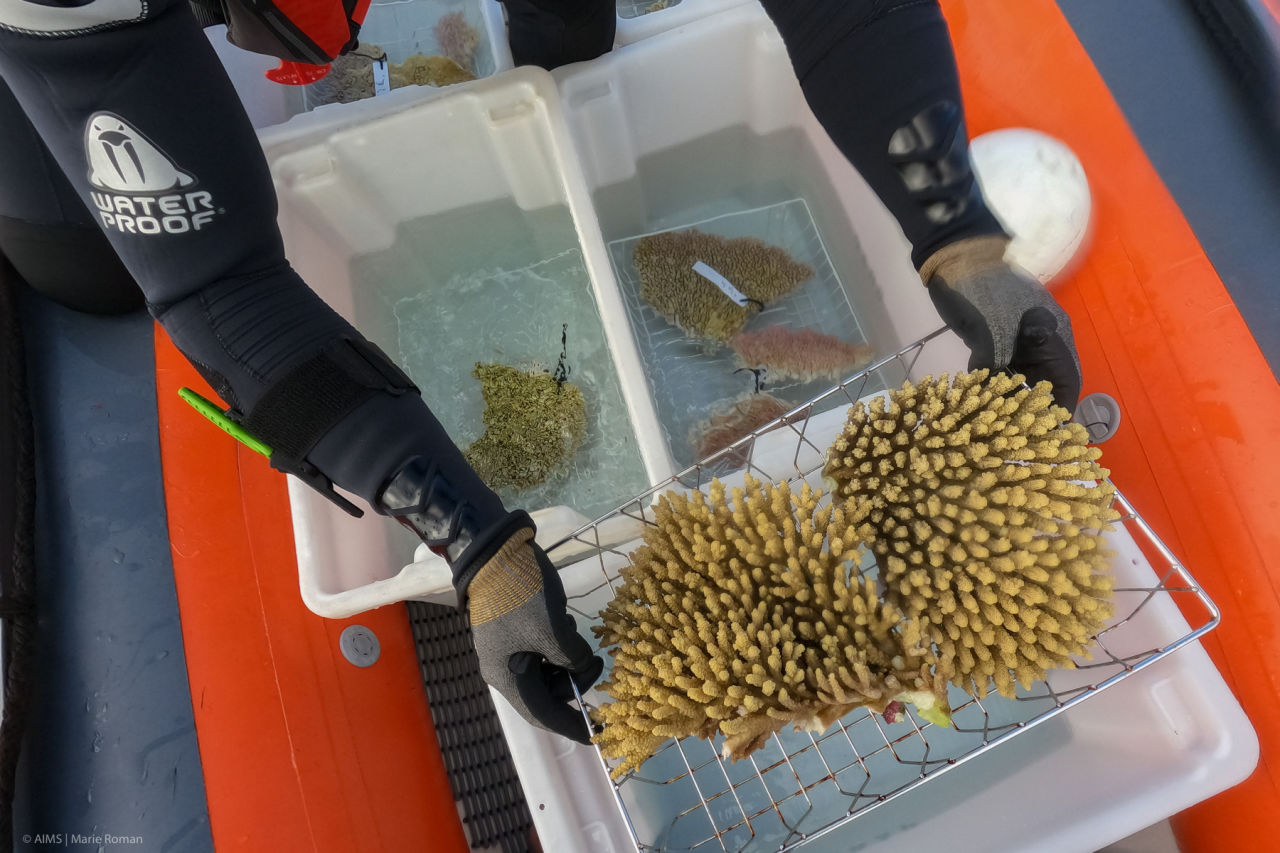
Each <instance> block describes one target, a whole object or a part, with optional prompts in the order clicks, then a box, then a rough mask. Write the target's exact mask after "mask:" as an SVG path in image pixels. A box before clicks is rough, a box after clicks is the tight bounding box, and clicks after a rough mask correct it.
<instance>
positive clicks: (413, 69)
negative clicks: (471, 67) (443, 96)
mask: <svg viewBox="0 0 1280 853" xmlns="http://www.w3.org/2000/svg"><path fill="white" fill-rule="evenodd" d="M389 76H390V78H391V88H392V89H399V88H400V87H401V86H452V85H453V84H454V83H467V82H470V81H471V80H474V79H476V75H474V74H472V73H471V72H470V71H468V70H467V69H465V68H463V67H462V66H460V65H459V64H458V63H457V62H454V61H453V60H452V59H449V58H448V57H445V56H423V55H422V54H421V53H415V54H414V55H413V56H411V57H409V58H408V59H406V60H405V61H404V62H402V63H400V64H399V65H392V66H391V69H390V72H389Z"/></svg>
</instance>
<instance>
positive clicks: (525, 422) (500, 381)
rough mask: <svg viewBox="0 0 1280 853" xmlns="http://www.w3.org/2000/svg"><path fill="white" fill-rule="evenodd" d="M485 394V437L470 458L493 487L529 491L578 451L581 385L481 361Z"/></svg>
mask: <svg viewBox="0 0 1280 853" xmlns="http://www.w3.org/2000/svg"><path fill="white" fill-rule="evenodd" d="M474 373H475V377H476V378H477V379H479V380H480V387H481V390H482V392H483V394H484V403H485V410H484V425H485V432H484V435H482V436H481V437H480V439H479V440H478V441H476V442H475V444H472V445H471V447H469V448H468V449H467V451H466V457H467V461H468V462H470V463H471V465H472V467H474V468H475V469H476V473H478V474H479V475H480V478H481V479H482V480H484V481H485V483H486V484H488V486H489V487H490V488H493V489H503V488H508V487H514V488H516V489H528V488H532V487H533V486H536V485H539V484H540V483H543V482H545V481H547V480H548V479H550V478H551V477H552V476H553V475H555V474H556V473H557V472H559V471H560V470H562V469H563V467H564V465H565V463H566V462H568V460H569V459H570V458H571V457H572V456H573V454H575V453H577V452H578V448H580V447H581V446H582V442H583V440H584V439H585V437H586V434H587V407H586V401H585V400H584V399H583V396H582V391H581V390H580V389H579V388H578V386H576V385H574V384H572V383H570V382H565V381H561V380H558V379H557V377H555V376H553V375H552V374H550V373H547V372H545V371H524V370H520V369H518V368H515V367H508V366H507V365H505V364H477V365H476V369H475V371H474Z"/></svg>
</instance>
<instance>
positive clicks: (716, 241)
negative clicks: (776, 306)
mask: <svg viewBox="0 0 1280 853" xmlns="http://www.w3.org/2000/svg"><path fill="white" fill-rule="evenodd" d="M633 259H634V261H635V266H636V271H637V272H639V274H640V295H641V296H642V297H643V298H644V299H645V301H647V302H648V303H649V304H650V305H652V306H653V307H654V308H655V309H657V311H658V313H659V314H661V315H662V316H663V317H665V318H666V319H667V320H668V321H670V322H671V323H674V324H675V325H677V326H679V327H680V328H682V329H684V330H685V332H686V333H688V334H689V335H692V336H694V337H700V338H710V339H712V340H717V341H727V340H729V339H730V338H732V337H733V336H734V335H736V334H737V333H738V332H740V331H742V327H743V326H744V325H746V322H747V320H748V318H750V317H751V316H752V315H753V314H755V313H756V312H757V311H758V310H760V307H761V306H763V305H768V304H769V303H770V302H773V301H775V300H777V299H779V298H781V297H783V296H785V295H786V294H788V293H790V292H791V291H793V290H795V289H796V288H797V287H799V286H800V285H802V284H804V283H805V282H806V281H808V280H809V279H810V278H812V277H813V270H812V269H811V268H810V267H809V266H807V265H805V264H802V263H800V262H798V261H796V260H793V259H792V258H791V256H790V255H788V254H787V253H786V252H784V251H783V250H781V249H778V248H775V247H773V246H768V245H765V244H764V243H763V242H761V241H760V240H756V239H752V238H749V237H741V238H738V239H733V240H730V239H726V238H724V237H717V236H715V235H713V234H704V233H702V232H701V231H699V230H697V229H696V228H694V229H690V230H688V231H666V232H663V233H661V234H653V235H650V236H648V237H642V238H640V239H639V240H638V241H636V247H635V252H634V255H633ZM699 261H701V262H703V263H705V264H706V265H707V266H709V267H711V268H712V269H714V270H715V271H716V272H718V273H720V274H721V275H722V276H724V277H725V278H726V279H728V280H729V282H731V283H732V284H733V286H734V287H736V288H737V289H738V291H739V292H740V293H741V294H742V295H743V296H745V297H747V298H748V299H750V300H754V304H753V303H751V302H748V303H747V305H746V306H742V305H738V304H737V303H736V302H734V301H733V300H732V299H730V298H729V297H728V296H727V295H726V294H725V292H724V291H723V290H721V289H720V288H719V287H718V286H716V285H715V284H713V283H712V282H710V281H708V280H707V279H706V278H704V277H703V276H701V275H699V274H698V273H697V272H695V271H694V265H695V264H697V263H698V262H699Z"/></svg>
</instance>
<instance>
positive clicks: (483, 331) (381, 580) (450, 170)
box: [263, 69, 663, 618]
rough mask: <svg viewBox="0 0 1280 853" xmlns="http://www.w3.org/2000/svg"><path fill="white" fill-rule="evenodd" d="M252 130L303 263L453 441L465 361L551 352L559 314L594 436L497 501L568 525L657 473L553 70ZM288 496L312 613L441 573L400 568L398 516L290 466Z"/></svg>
mask: <svg viewBox="0 0 1280 853" xmlns="http://www.w3.org/2000/svg"><path fill="white" fill-rule="evenodd" d="M263 144H264V148H265V150H266V153H267V158H268V161H269V162H270V164H271V168H272V172H273V175H274V178H275V181H276V191H277V194H278V196H279V199H280V218H279V219H280V227H281V231H282V233H283V235H284V239H285V245H286V248H287V251H288V254H289V257H290V258H291V259H292V260H293V262H294V264H295V266H296V267H297V269H298V272H299V273H300V274H301V275H302V277H303V278H304V279H305V280H306V281H307V282H308V283H309V284H310V285H311V286H312V288H313V289H315V290H316V292H317V293H318V294H319V295H320V296H321V297H322V298H323V299H325V300H326V301H327V302H328V303H329V304H330V305H332V306H333V307H334V308H335V309H336V310H338V311H339V312H340V313H342V314H343V315H344V316H346V317H347V318H348V319H350V320H351V321H352V322H353V323H354V324H355V325H356V326H357V327H358V328H360V329H361V331H363V332H364V333H365V334H367V335H368V336H369V337H370V338H371V339H372V340H374V341H375V342H376V343H378V344H379V345H380V346H382V347H383V348H384V349H385V350H387V352H388V353H390V354H391V355H392V357H393V358H396V359H397V360H399V361H400V363H401V364H402V365H403V366H405V368H406V369H407V370H409V372H410V374H411V375H413V376H414V378H415V381H417V383H418V384H419V385H420V386H421V387H422V388H423V391H424V396H425V397H426V398H427V400H428V402H429V403H430V404H431V405H432V407H433V409H434V410H435V412H436V414H437V417H439V418H440V420H441V421H442V423H444V424H445V426H446V428H447V429H449V430H450V433H451V435H453V436H454V437H455V440H457V441H458V442H459V444H461V445H463V446H465V445H466V444H467V443H469V442H470V441H471V440H474V439H475V438H478V437H479V433H480V432H481V431H482V430H483V425H482V423H481V420H480V415H481V413H482V410H483V407H482V404H481V402H480V394H479V384H478V382H476V381H475V380H474V379H473V378H472V377H471V375H470V371H471V367H472V365H473V364H475V363H476V362H479V361H500V362H503V363H516V364H524V363H526V360H528V359H532V358H535V357H539V358H543V359H546V360H547V361H546V363H547V364H554V363H555V360H556V358H557V355H558V353H559V351H560V331H561V321H562V320H565V321H567V322H569V323H570V329H569V356H570V364H571V366H572V367H573V369H574V372H573V374H572V376H571V381H574V382H576V383H578V384H579V385H580V387H582V388H583V391H584V394H586V395H587V396H588V400H589V401H590V402H589V405H590V406H591V408H590V409H589V418H590V422H589V428H588V439H587V443H586V444H585V445H584V447H583V449H582V450H581V451H579V453H578V454H577V455H576V456H575V457H574V463H573V470H572V472H571V473H570V475H569V477H570V479H569V480H567V481H556V482H555V483H554V484H553V485H552V486H550V487H548V489H547V490H543V491H539V492H537V493H532V492H531V493H528V494H522V495H520V496H518V499H516V500H512V499H509V500H508V502H509V504H511V505H519V506H523V507H525V508H527V509H529V510H531V511H539V510H541V511H542V512H540V513H539V517H540V518H541V519H543V520H544V521H545V525H546V528H547V530H548V531H550V532H554V531H555V530H557V529H560V530H562V531H563V530H565V529H566V528H567V529H572V528H574V527H577V526H579V525H580V524H582V523H583V522H584V521H585V520H586V518H585V516H586V515H588V514H592V515H599V514H602V513H603V512H605V511H607V510H608V509H609V508H611V507H613V506H615V505H616V504H617V503H618V502H619V501H621V500H623V499H624V498H625V497H626V496H628V495H630V494H634V493H636V492H637V491H640V490H642V489H643V488H645V487H646V485H647V484H648V483H651V482H653V481H654V479H655V478H658V477H660V476H661V475H662V473H663V472H662V464H663V457H662V455H661V452H660V451H659V450H658V449H656V448H655V447H653V446H651V445H652V442H649V443H648V444H646V439H645V437H646V436H653V435H656V434H657V428H656V421H655V418H654V415H653V414H652V410H651V407H650V406H649V405H648V402H647V398H646V397H645V395H644V394H643V379H642V378H641V375H640V372H639V366H638V365H637V364H636V363H635V362H634V358H632V357H631V356H630V355H629V354H628V350H627V346H626V338H625V334H624V335H623V336H622V337H621V338H618V339H617V340H615V337H617V335H616V332H617V329H616V328H615V326H616V323H615V322H614V321H613V320H611V319H610V318H614V317H617V316H618V315H619V313H620V307H619V306H618V305H617V304H616V303H617V291H616V287H615V286H614V285H613V284H612V281H611V278H610V273H609V265H608V261H607V260H606V259H605V257H604V249H603V245H602V243H601V241H600V239H599V236H598V232H597V231H596V230H595V228H594V220H593V218H592V217H591V214H590V211H589V203H588V199H587V197H586V193H585V191H584V190H583V188H582V182H581V176H580V175H579V174H578V173H577V171H576V169H575V167H574V166H573V162H572V159H571V158H566V154H567V153H568V152H570V151H571V146H570V145H569V143H568V138H567V130H566V128H565V126H564V124H563V120H562V118H561V116H560V112H559V106H558V101H557V97H556V91H555V87H554V83H553V81H552V79H551V78H550V76H549V75H547V74H546V72H543V71H541V70H539V69H520V70H518V71H515V72H512V73H511V74H507V75H503V76H501V77H498V78H491V79H488V80H481V81H477V82H475V83H471V84H466V85H464V86H459V87H452V88H451V89H450V90H435V91H433V90H428V89H404V90H398V91H396V92H393V93H392V94H391V95H388V96H385V97H381V98H375V99H372V100H368V101H362V102H360V103H357V104H349V105H345V106H344V108H343V109H341V110H331V111H330V110H322V111H318V112H316V113H313V114H311V115H307V116H300V117H298V118H297V119H295V120H294V121H292V122H290V123H289V124H288V125H285V126H284V127H281V128H279V129H277V130H276V131H274V132H272V133H270V134H267V135H266V136H264V138H263ZM547 265H550V266H547ZM622 331H623V332H625V330H622ZM574 478H577V479H574ZM597 481H600V482H597ZM290 495H291V503H292V511H293V518H294V528H295V539H296V542H297V549H298V563H299V576H300V586H301V589H302V596H303V599H304V601H305V602H306V604H307V606H308V607H309V608H311V609H312V610H313V611H315V612H316V613H319V614H320V615H323V616H329V617H335V618H336V617H343V616H348V615H351V614H354V613H358V612H361V611H364V610H369V609H372V608H375V607H380V606H382V605H384V604H389V603H392V602H395V601H401V600H405V599H414V598H424V597H429V595H430V594H431V593H432V592H433V591H436V590H437V589H439V588H440V587H441V585H442V583H443V585H444V587H445V588H447V585H448V575H447V572H445V574H444V575H443V578H442V577H441V576H440V575H438V574H436V575H430V571H431V567H422V566H418V567H415V566H408V567H407V568H406V567H405V564H406V563H409V562H410V560H411V555H412V553H413V551H414V546H415V544H417V543H416V540H415V539H414V538H413V537H412V536H411V535H409V534H408V533H406V532H405V531H403V530H402V529H401V528H400V527H399V526H398V525H396V524H395V523H393V522H391V521H389V520H387V519H385V518H380V517H378V516H375V515H373V514H372V513H370V514H368V515H367V516H366V517H365V518H364V519H359V520H357V519H353V518H350V517H348V516H346V515H344V514H343V513H342V512H341V511H340V510H338V509H337V508H336V507H334V506H332V505H331V504H330V503H329V502H327V501H325V500H324V499H323V498H321V497H320V496H319V495H318V494H315V493H313V492H312V491H311V490H310V489H308V488H307V487H305V486H302V485H300V484H298V483H296V482H291V483H290ZM565 506H568V507H570V508H571V509H565V508H564V507H565ZM566 518H567V519H568V520H567V521H566V520H560V521H558V522H557V519H566ZM441 570H443V566H442V565H437V566H435V571H436V572H439V571H441Z"/></svg>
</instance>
